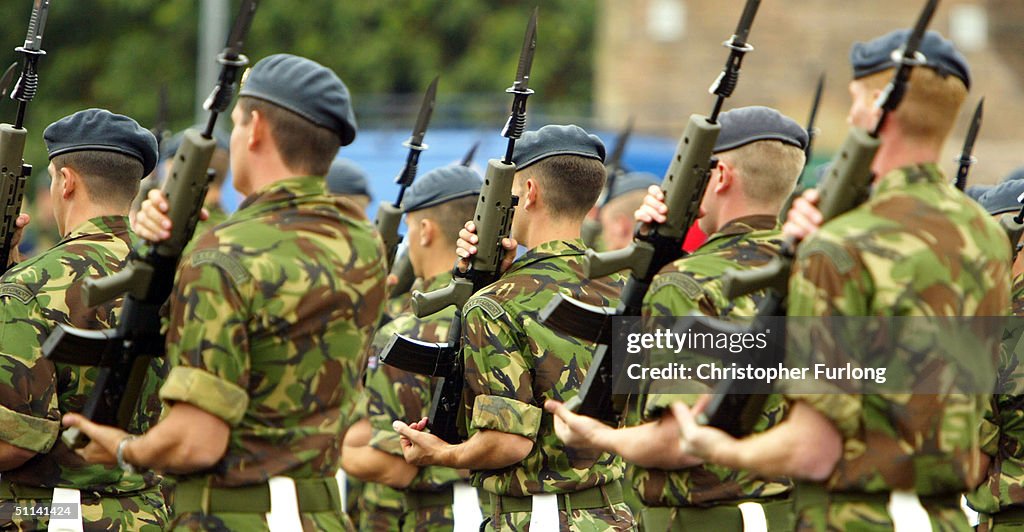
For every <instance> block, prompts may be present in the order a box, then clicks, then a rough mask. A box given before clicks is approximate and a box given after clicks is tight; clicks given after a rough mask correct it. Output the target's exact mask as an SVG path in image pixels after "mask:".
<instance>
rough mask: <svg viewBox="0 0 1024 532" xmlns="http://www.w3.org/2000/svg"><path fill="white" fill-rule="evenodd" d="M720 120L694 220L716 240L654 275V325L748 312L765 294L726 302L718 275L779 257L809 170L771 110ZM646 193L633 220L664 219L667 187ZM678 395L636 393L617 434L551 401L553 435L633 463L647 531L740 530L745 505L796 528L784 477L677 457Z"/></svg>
mask: <svg viewBox="0 0 1024 532" xmlns="http://www.w3.org/2000/svg"><path fill="white" fill-rule="evenodd" d="M719 123H720V124H721V125H722V131H721V134H720V135H719V137H718V141H717V142H716V144H715V149H714V153H715V158H716V159H717V161H718V163H717V167H716V168H715V169H714V170H713V173H712V175H711V180H710V181H709V182H708V186H707V191H706V192H705V194H704V199H703V203H702V204H701V213H702V216H701V218H699V219H698V223H699V224H700V228H701V230H702V231H703V232H705V233H707V234H709V235H711V236H710V237H709V238H708V240H707V242H705V243H704V244H703V245H702V246H701V247H700V248H699V249H697V250H696V251H695V252H694V253H693V254H692V255H689V256H686V257H684V258H682V259H679V260H677V261H675V262H674V263H672V264H670V265H668V266H666V267H665V268H663V269H662V270H661V272H659V273H658V275H657V276H655V278H654V280H653V281H652V283H651V287H650V289H649V290H648V292H647V295H646V297H645V298H644V309H643V314H644V317H645V318H646V319H647V320H648V321H649V322H650V321H653V320H655V319H657V318H661V317H671V316H688V315H690V314H691V313H693V312H700V313H702V314H704V315H707V316H716V317H726V316H752V315H753V314H754V313H755V310H756V307H757V304H758V303H759V300H760V299H761V297H762V295H763V294H761V293H759V294H757V297H753V296H747V297H744V298H742V299H737V300H732V301H730V300H728V299H726V298H725V297H724V296H723V295H722V283H721V280H720V277H721V275H722V274H723V273H725V272H726V271H727V270H730V269H750V268H756V267H759V266H764V265H765V264H767V262H768V261H770V260H771V259H772V258H773V257H776V256H777V255H778V252H779V246H780V245H781V232H780V230H779V228H778V227H777V225H778V216H779V210H780V209H781V208H782V205H783V203H784V202H785V201H786V199H787V198H788V197H789V194H790V193H791V192H792V190H793V187H794V185H795V183H796V180H797V177H798V176H799V175H800V172H801V170H802V169H803V165H804V151H803V150H804V147H805V146H806V144H807V132H806V131H805V130H804V129H803V128H802V127H801V126H800V125H799V124H797V123H796V122H794V121H793V120H791V119H789V118H787V117H785V116H783V115H782V114H780V113H779V112H778V111H775V110H774V109H769V108H767V107H744V108H740V109H735V110H732V111H728V112H725V113H723V114H722V115H721V116H720V117H719ZM650 195H651V199H650V200H648V201H647V202H646V203H648V204H649V205H650V206H646V205H645V206H643V207H641V208H640V209H638V210H637V213H636V215H637V221H641V222H648V223H649V222H664V221H665V219H666V217H665V212H666V208H665V205H664V203H662V200H663V199H664V198H663V194H662V192H661V189H660V188H659V187H657V186H654V187H652V188H651V191H650ZM677 361H678V360H677ZM684 362H685V361H684ZM705 391H706V388H705ZM771 397H772V398H771V399H769V400H768V401H767V402H766V404H765V410H764V412H763V414H762V416H761V421H760V422H759V423H758V424H757V426H756V429H755V430H757V431H763V430H765V429H767V428H768V427H771V426H772V425H773V424H774V423H776V422H777V421H778V420H780V419H782V417H783V416H784V415H785V402H784V401H783V399H782V397H780V396H778V395H773V396H771ZM675 398H677V397H676V396H674V395H664V394H657V393H654V394H650V395H644V396H640V397H631V398H630V401H629V406H628V410H627V412H626V427H625V428H620V429H618V430H616V429H612V428H611V427H608V426H607V425H604V424H603V423H601V422H599V421H597V420H594V419H591V418H588V417H585V416H580V415H577V414H574V413H572V412H570V411H569V410H568V409H566V408H565V407H564V406H562V405H561V404H560V403H557V402H556V401H548V403H547V405H545V409H546V410H548V411H549V412H552V413H553V414H555V416H556V419H555V429H556V430H557V432H558V434H559V437H561V438H562V439H563V441H565V442H566V444H567V445H569V446H571V447H585V448H597V449H600V450H604V451H608V452H612V453H615V454H618V455H620V456H622V458H623V459H624V460H626V461H627V462H628V463H630V464H631V467H630V468H631V469H632V471H631V473H632V476H633V485H634V487H635V488H636V490H637V492H638V493H639V496H640V498H641V501H642V502H643V503H644V504H645V505H646V506H647V507H646V508H644V509H643V510H641V513H640V516H639V518H638V519H637V522H638V524H639V525H640V528H641V530H652V531H653V530H657V531H665V530H685V529H686V528H687V527H692V526H695V525H700V526H701V527H705V528H707V529H709V530H740V531H741V530H743V529H744V522H745V520H749V519H750V518H749V517H746V519H745V518H744V516H747V514H748V512H749V511H750V510H748V509H746V507H745V508H744V509H745V510H747V511H744V512H741V510H740V509H739V507H738V506H737V505H738V503H744V502H746V503H748V504H747V505H746V506H751V504H750V503H751V502H753V503H755V504H757V506H760V507H761V508H760V510H759V512H760V514H761V515H763V516H766V518H767V523H768V526H769V528H770V529H776V528H777V529H780V530H781V529H789V528H792V520H791V517H790V515H791V514H790V512H791V505H790V502H789V501H788V499H787V498H786V495H787V494H788V492H789V490H790V489H791V487H792V483H791V482H790V481H789V480H788V479H785V478H779V479H770V480H761V479H758V478H756V477H754V476H753V475H752V474H751V473H749V472H746V471H736V470H732V469H729V468H725V467H720V466H715V465H713V464H701V463H700V460H699V459H695V458H694V457H692V456H688V455H685V454H683V453H680V452H679V446H678V444H676V443H675V442H674V441H673V439H674V436H675V434H677V433H678V431H679V427H678V425H677V424H676V422H675V419H674V418H673V417H672V414H671V412H670V411H668V410H667V408H668V406H669V402H668V400H670V399H675ZM655 445H660V447H655Z"/></svg>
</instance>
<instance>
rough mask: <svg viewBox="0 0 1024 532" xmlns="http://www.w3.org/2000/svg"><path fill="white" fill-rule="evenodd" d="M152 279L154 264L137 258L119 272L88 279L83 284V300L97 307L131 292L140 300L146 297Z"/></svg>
mask: <svg viewBox="0 0 1024 532" xmlns="http://www.w3.org/2000/svg"><path fill="white" fill-rule="evenodd" d="M152 280H153V265H152V264H149V263H147V262H145V261H142V260H138V259H135V260H132V261H130V262H129V263H128V265H127V266H125V268H124V269H123V270H121V271H119V272H117V273H114V274H111V275H107V276H105V277H96V278H92V279H86V280H85V283H83V284H82V302H83V303H85V305H86V306H89V307H95V306H96V305H100V304H103V303H106V302H107V301H112V300H114V299H117V298H118V297H121V296H122V295H124V294H131V295H132V296H133V297H135V298H136V299H139V300H142V299H146V296H147V294H146V292H147V291H148V290H149V287H150V286H151V285H152Z"/></svg>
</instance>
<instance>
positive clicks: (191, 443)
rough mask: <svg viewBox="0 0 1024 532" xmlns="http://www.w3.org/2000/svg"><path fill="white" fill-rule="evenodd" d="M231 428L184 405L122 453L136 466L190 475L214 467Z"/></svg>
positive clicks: (176, 408) (174, 407)
mask: <svg viewBox="0 0 1024 532" xmlns="http://www.w3.org/2000/svg"><path fill="white" fill-rule="evenodd" d="M229 434H230V428H229V427H228V426H227V424H226V423H224V422H223V421H221V420H220V419H219V418H215V417H213V416H212V415H210V414H208V413H206V412H205V411H203V410H200V409H198V408H196V407H194V406H192V405H189V404H187V403H176V404H175V405H174V406H172V407H171V410H170V413H169V414H168V415H167V417H166V418H164V419H163V420H161V421H160V422H159V423H157V424H156V425H155V426H154V427H153V428H151V429H150V430H149V432H147V433H146V434H144V435H142V436H140V437H139V438H138V439H136V440H134V441H132V442H130V443H129V444H128V445H127V446H126V447H125V450H124V457H125V460H126V461H127V462H128V463H131V464H133V465H136V466H140V467H144V468H150V469H155V470H158V471H169V472H175V473H190V472H194V471H201V470H203V469H209V468H210V467H213V466H214V465H215V464H216V463H217V462H218V461H219V460H220V459H221V458H222V457H223V456H224V453H225V452H226V451H227V444H228V436H229Z"/></svg>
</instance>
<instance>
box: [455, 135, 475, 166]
mask: <svg viewBox="0 0 1024 532" xmlns="http://www.w3.org/2000/svg"><path fill="white" fill-rule="evenodd" d="M479 147H480V141H479V140H478V141H476V142H474V143H473V146H471V147H470V148H469V151H467V152H466V155H463V156H462V160H461V161H459V164H460V165H462V166H465V167H469V166H472V165H473V158H474V157H476V150H477V148H479Z"/></svg>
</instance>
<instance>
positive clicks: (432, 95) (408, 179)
mask: <svg viewBox="0 0 1024 532" xmlns="http://www.w3.org/2000/svg"><path fill="white" fill-rule="evenodd" d="M439 79H440V78H439V77H435V78H434V81H431V82H430V86H429V87H427V92H426V93H425V94H424V95H423V103H422V104H421V105H420V114H419V116H418V117H417V118H416V126H415V127H414V128H413V130H412V135H410V136H409V140H407V141H405V142H404V143H403V144H402V145H403V146H405V147H407V148H409V154H408V155H407V156H406V158H405V167H404V168H402V172H401V173H400V174H398V177H396V178H395V183H397V184H398V185H399V188H398V199H396V200H395V202H394V203H388V202H386V201H384V202H381V204H380V206H379V207H378V208H377V218H376V219H375V220H374V221H373V225H375V226H376V227H377V232H378V233H380V236H381V238H382V239H384V249H385V250H386V253H387V254H386V255H385V257H386V259H387V265H388V268H393V267H394V264H395V254H396V253H397V252H398V245H399V244H401V243H402V238H404V237H403V235H400V234H398V224H400V223H401V221H402V198H403V197H405V189H407V188H409V186H410V185H412V182H413V181H414V180H415V179H416V172H417V171H418V169H419V161H420V153H421V152H423V150H426V149H427V145H426V144H424V143H423V137H424V136H425V135H426V134H427V126H428V125H430V116H431V115H432V114H434V100H435V99H436V97H437V82H438V80H439Z"/></svg>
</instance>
